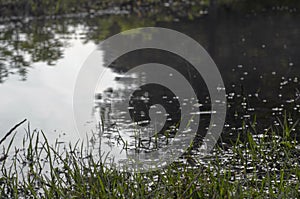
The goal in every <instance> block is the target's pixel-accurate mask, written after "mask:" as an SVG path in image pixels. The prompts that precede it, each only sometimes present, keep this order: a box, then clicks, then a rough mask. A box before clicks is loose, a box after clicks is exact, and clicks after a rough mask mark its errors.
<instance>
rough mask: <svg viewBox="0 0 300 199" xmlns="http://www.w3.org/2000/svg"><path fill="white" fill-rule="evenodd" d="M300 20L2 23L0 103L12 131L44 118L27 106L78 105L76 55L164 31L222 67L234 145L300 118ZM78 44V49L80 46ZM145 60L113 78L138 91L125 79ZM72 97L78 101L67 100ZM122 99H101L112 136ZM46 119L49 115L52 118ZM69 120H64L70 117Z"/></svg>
mask: <svg viewBox="0 0 300 199" xmlns="http://www.w3.org/2000/svg"><path fill="white" fill-rule="evenodd" d="M212 21H213V23H212ZM299 21H300V18H299V16H297V15H289V14H272V13H271V14H270V13H269V14H267V13H264V14H260V15H249V16H244V15H242V16H233V15H229V14H227V13H223V12H221V13H217V14H216V15H214V18H212V17H210V16H205V17H202V18H200V19H196V20H193V21H184V22H181V21H180V20H174V18H173V19H171V18H168V19H166V18H162V19H159V18H156V20H152V18H151V17H149V18H139V17H136V16H131V17H129V16H100V17H91V18H88V17H87V18H59V19H38V20H35V19H30V20H28V21H25V20H15V21H1V27H0V28H1V33H0V55H1V59H0V82H1V83H2V84H1V87H0V93H1V97H2V101H1V102H0V103H1V107H3V108H2V109H1V111H2V115H3V116H2V117H1V118H2V119H1V120H2V122H1V125H2V126H3V128H6V129H8V128H9V126H12V124H13V123H16V122H17V121H18V120H17V119H16V118H23V117H27V116H30V115H34V114H36V115H38V114H41V115H42V113H41V112H40V111H39V112H38V113H37V112H35V113H32V111H29V110H28V109H27V108H26V107H25V108H24V106H27V107H35V106H36V104H38V103H37V102H39V104H43V103H45V105H41V106H40V110H41V109H42V107H43V106H48V105H49V104H52V103H53V102H54V101H57V99H56V98H55V95H58V96H60V97H61V98H65V99H60V100H63V101H64V100H67V99H71V98H69V97H70V96H71V93H72V86H71V85H72V84H71V83H74V81H75V77H76V72H77V71H78V69H79V67H80V65H76V67H75V68H76V69H74V68H73V67H71V65H75V64H76V63H75V62H70V60H72V59H73V57H75V56H80V53H78V52H80V51H81V50H80V48H85V47H84V46H86V48H85V49H88V50H90V51H91V50H92V49H93V48H94V45H90V44H91V43H99V42H100V41H101V40H102V39H104V38H106V37H108V36H110V35H113V34H115V33H118V32H120V31H123V30H127V29H130V28H135V27H140V26H160V27H166V28H171V29H175V30H178V31H181V32H183V33H186V34H187V35H189V36H191V37H192V38H194V39H195V40H197V41H199V42H200V43H201V44H202V45H203V46H204V47H205V48H206V49H207V50H208V51H209V53H210V54H211V56H212V57H213V59H214V61H215V62H216V63H217V66H218V67H219V70H220V71H221V74H222V76H223V79H224V82H225V85H226V90H227V94H228V96H227V99H228V116H227V119H226V122H227V124H226V126H225V129H224V136H223V137H224V140H223V141H225V142H228V143H229V142H230V140H231V139H232V138H233V137H234V135H232V134H233V133H234V132H236V130H240V131H243V130H244V129H245V128H247V127H250V126H251V124H253V123H255V124H256V126H257V128H258V131H264V129H265V128H267V127H268V126H269V125H270V124H272V123H274V121H276V117H277V116H281V115H283V114H284V113H285V111H286V112H288V113H290V115H291V117H293V118H299V114H300V97H299V96H300V93H299V90H300V88H299V77H300V70H299V67H298V65H299V64H300V60H299V56H298V54H297V53H298V52H299V41H300V40H299V31H300V30H299V25H298V24H299ZM245 24H247V26H246V25H245ZM78 42H80V44H78ZM85 44H87V45H85ZM76 45H77V47H75V46H76ZM78 45H79V46H80V47H78ZM74 48H78V49H77V53H75V54H72V53H74V52H71V53H67V52H68V50H70V49H74ZM82 51H83V50H82ZM87 54H88V53H86V55H87ZM108 56H109V52H104V60H105V59H106V58H107V57H108ZM140 56H141V55H140V54H136V55H133V57H131V59H129V60H127V63H124V64H118V63H115V65H112V66H111V70H112V74H113V76H115V77H116V78H117V79H115V80H117V82H118V84H119V85H123V90H127V91H128V92H130V88H129V87H130V84H129V82H130V81H134V77H125V76H122V74H121V73H122V71H123V70H125V69H126V67H128V66H130V65H132V64H133V63H136V64H138V63H139V60H141V59H139V58H140ZM161 57H162V59H164V58H165V57H164V56H161V55H159V54H155V53H151V56H150V57H148V58H146V60H147V59H149V60H150V59H153V58H154V59H155V58H157V59H159V58H160V59H161ZM83 59H85V58H82V60H81V61H83ZM172 61H173V58H170V59H167V60H166V62H172ZM81 63H82V62H81ZM49 66H53V67H54V68H53V70H55V71H58V73H60V74H59V75H58V74H56V75H53V73H52V72H50V71H49V70H50V69H49ZM180 67H182V65H180ZM57 68H59V69H57ZM62 68H64V69H62ZM74 70H75V72H74ZM68 73H72V78H71V79H72V80H70V79H68V80H64V76H65V75H66V74H68ZM14 74H15V75H14ZM190 74H193V71H190ZM190 74H186V75H187V76H188V75H190ZM39 77H43V78H39ZM17 79H21V80H27V81H26V82H27V83H23V84H22V83H19V82H18V80H17ZM49 79H52V81H59V82H60V83H59V84H58V85H56V86H57V87H56V88H57V89H54V90H53V93H52V94H53V95H52V97H51V99H52V102H51V100H50V101H49V99H47V97H46V96H47V95H46V94H45V93H46V90H48V89H49V88H51V87H52V86H53V84H51V85H49V82H46V81H50V80H49ZM66 81H70V83H69V84H70V85H69V84H68V86H67V88H66V87H64V84H65V83H66ZM39 84H40V85H41V87H39V89H38V91H36V92H35V94H34V97H32V93H33V91H32V88H33V87H34V85H35V86H36V85H39ZM47 84H48V85H47ZM195 84H197V86H198V88H199V89H202V88H204V89H203V90H200V91H201V93H202V94H201V96H200V99H201V102H200V103H199V104H201V107H202V110H203V111H208V112H209V111H210V105H209V104H210V99H209V97H208V94H207V91H205V84H203V82H197V83H195ZM11 89H16V90H18V92H19V91H20V90H28V91H30V93H31V95H26V94H24V93H23V94H15V93H11ZM66 90H67V92H68V93H69V94H70V96H68V95H60V93H61V92H65V91H66ZM202 91H203V92H202ZM122 92H124V91H122ZM122 92H121V91H120V90H114V89H113V90H106V91H105V92H103V91H101V93H100V94H99V95H97V98H96V102H97V106H96V107H95V111H98V112H99V115H100V116H99V121H101V122H100V123H101V125H100V126H99V128H100V129H101V131H102V132H105V131H107V130H108V129H106V128H108V127H109V128H110V129H113V127H114V121H113V116H112V115H111V114H110V112H111V111H113V108H114V107H112V106H110V103H111V102H110V100H112V99H114V100H120V99H122V94H121V93H122ZM39 95H42V96H44V97H41V96H39ZM36 96H38V97H36ZM18 98H19V99H18ZM49 98H50V97H49ZM12 99H13V100H12ZM67 104H68V105H70V108H69V111H71V100H70V102H67ZM195 104H196V103H195ZM6 106H9V107H20V108H16V109H14V110H11V108H4V107H6ZM59 106H61V105H57V107H53V108H52V112H53V113H52V114H53V115H60V113H59V112H60V110H59V109H60V107H59ZM20 110H24V111H23V112H22V111H20ZM35 111H36V110H35ZM45 112H47V111H45ZM45 112H43V114H45ZM157 112H159V110H158V111H157ZM120 114H122V113H120ZM5 115H14V117H12V116H10V117H5ZM45 115H49V113H47V114H45ZM162 115H163V114H162ZM69 116H70V117H72V116H71V114H68V117H69ZM29 118H30V117H29ZM33 118H34V120H36V123H39V124H40V127H41V128H43V127H44V126H47V127H49V125H46V123H47V122H48V121H49V120H52V118H51V117H50V116H47V117H41V118H39V117H37V116H35V117H33ZM255 118H256V119H255ZM61 119H62V120H63V117H61ZM209 119H210V117H209V114H208V115H204V116H203V117H201V122H202V125H201V128H202V129H199V130H198V131H199V140H201V137H202V136H203V135H202V134H204V133H205V132H206V129H207V126H208V124H209V122H208V121H209ZM70 120H71V119H70ZM102 120H103V121H102ZM291 122H293V121H291ZM62 123H63V122H61V123H59V125H56V124H55V123H52V124H53V126H52V128H51V129H54V128H55V129H59V130H60V131H70V129H72V128H70V127H69V126H72V125H70V124H68V125H65V124H62ZM65 126H68V127H67V128H66V127H65ZM171 126H172V125H171ZM124 128H125V127H124ZM66 129H68V130H66Z"/></svg>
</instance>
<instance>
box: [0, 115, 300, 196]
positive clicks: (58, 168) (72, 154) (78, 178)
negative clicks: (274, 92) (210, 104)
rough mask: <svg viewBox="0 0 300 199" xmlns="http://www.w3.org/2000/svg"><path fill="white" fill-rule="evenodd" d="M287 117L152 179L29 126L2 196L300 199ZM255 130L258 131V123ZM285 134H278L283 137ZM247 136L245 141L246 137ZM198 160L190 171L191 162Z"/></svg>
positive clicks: (6, 173)
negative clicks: (120, 168)
mask: <svg viewBox="0 0 300 199" xmlns="http://www.w3.org/2000/svg"><path fill="white" fill-rule="evenodd" d="M294 127H295V125H294V126H289V124H288V123H287V122H286V120H285V119H283V121H282V122H281V126H280V128H278V127H277V128H275V127H270V128H269V129H268V131H265V132H264V133H261V134H259V135H254V134H251V133H250V129H249V130H244V131H243V132H236V133H237V134H238V135H239V136H238V138H237V139H236V140H235V141H233V143H232V144H231V145H230V147H228V148H226V149H223V147H222V146H223V145H222V144H220V145H219V146H216V147H215V149H214V151H213V153H212V154H211V155H209V156H207V157H205V158H203V159H197V158H195V156H185V157H183V158H182V159H181V161H178V162H175V163H173V164H171V165H169V166H167V167H166V168H164V169H161V170H158V171H153V172H149V173H127V172H119V171H117V170H115V169H113V168H109V167H106V166H105V165H104V164H103V162H99V161H96V160H95V159H94V158H93V157H92V155H91V154H88V153H86V152H85V149H84V148H83V145H80V144H79V143H77V144H76V145H75V146H71V145H68V146H67V147H66V148H63V147H61V145H60V144H59V142H56V144H54V145H53V146H50V145H49V143H48V141H47V138H46V136H45V134H44V133H43V132H42V131H31V130H30V129H29V128H28V130H27V132H26V136H25V137H24V139H23V146H22V147H20V148H15V149H14V150H13V149H12V148H11V146H12V143H13V140H14V138H15V135H14V136H13V138H12V139H11V141H10V143H9V144H8V145H7V146H5V150H4V154H3V157H6V155H7V158H3V159H2V160H1V162H0V167H1V171H0V194H1V198H22V197H26V198H126V199H127V198H254V197H258V198H298V197H300V192H299V191H300V187H299V186H300V183H299V180H300V169H299V161H300V160H299V155H300V152H299V149H298V145H297V141H296V140H295V138H293V136H292V134H291V132H292V129H293V128H294ZM251 128H252V130H253V129H254V130H255V128H256V127H255V126H254V125H253V126H252V127H251ZM279 135H281V136H279ZM242 138H243V139H242ZM190 160H193V161H192V162H194V163H195V162H196V163H197V164H196V165H194V164H193V165H191V164H190V163H189V162H191V161H190Z"/></svg>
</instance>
